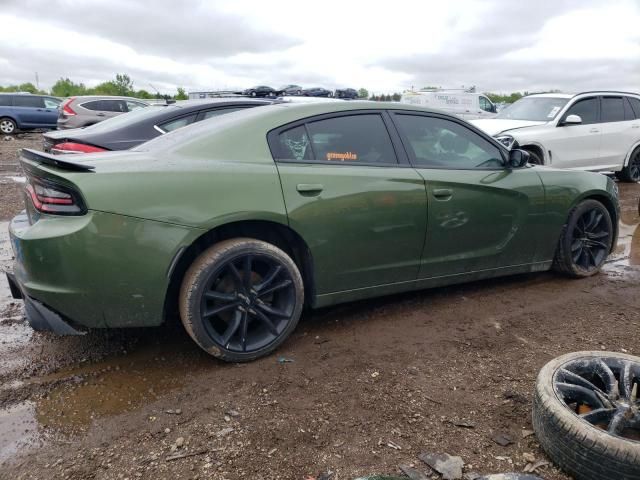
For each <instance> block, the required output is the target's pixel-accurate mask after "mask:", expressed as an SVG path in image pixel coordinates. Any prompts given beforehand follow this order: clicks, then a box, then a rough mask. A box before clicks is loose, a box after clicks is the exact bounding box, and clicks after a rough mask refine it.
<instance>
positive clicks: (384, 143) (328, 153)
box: [307, 113, 398, 165]
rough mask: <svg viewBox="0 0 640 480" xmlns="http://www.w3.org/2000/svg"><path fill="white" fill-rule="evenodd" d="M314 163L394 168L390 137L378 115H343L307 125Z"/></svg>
mask: <svg viewBox="0 0 640 480" xmlns="http://www.w3.org/2000/svg"><path fill="white" fill-rule="evenodd" d="M307 130H308V132H309V137H310V138H309V140H310V141H311V145H312V148H313V153H314V154H315V159H316V160H317V161H322V162H331V163H350V164H355V165H357V164H397V163H398V159H397V158H396V153H395V150H394V149H393V144H392V143H391V137H390V136H389V132H388V131H387V127H386V126H385V124H384V121H383V120H382V117H381V116H380V115H379V114H377V113H374V114H362V115H345V116H340V117H334V118H328V119H326V120H317V121H315V122H310V123H308V124H307Z"/></svg>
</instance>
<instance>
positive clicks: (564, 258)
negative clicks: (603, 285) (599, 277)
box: [553, 199, 613, 278]
mask: <svg viewBox="0 0 640 480" xmlns="http://www.w3.org/2000/svg"><path fill="white" fill-rule="evenodd" d="M591 212H594V213H593V214H592V213H591ZM594 214H595V218H599V220H598V222H597V224H596V225H594V226H593V228H591V229H589V228H587V227H589V225H590V222H591V221H595V218H593V217H592V215H594ZM581 230H584V231H586V230H592V232H591V233H586V234H582V236H581V237H580V238H576V236H580V233H581ZM602 232H606V234H607V235H606V236H600V235H602ZM612 242H613V223H612V221H611V215H610V214H609V211H608V210H607V209H606V207H605V206H604V205H603V204H602V203H600V202H598V201H597V200H591V199H588V200H583V201H582V202H580V203H579V204H578V205H576V206H575V207H574V208H573V209H572V210H571V211H570V212H569V216H568V218H567V222H566V223H565V224H564V226H563V227H562V233H561V234H560V240H559V241H558V246H557V248H556V255H555V258H554V260H553V268H554V270H556V271H558V272H560V273H563V274H565V275H568V276H570V277H574V278H584V277H590V276H592V275H595V274H596V273H598V272H599V271H600V269H601V268H602V265H604V262H605V261H606V259H607V256H608V255H609V253H610V252H611V244H612ZM577 243H580V246H579V248H578V249H576V245H577ZM578 254H579V255H578ZM576 255H578V258H577V259H576ZM589 255H591V257H589ZM591 260H593V262H591Z"/></svg>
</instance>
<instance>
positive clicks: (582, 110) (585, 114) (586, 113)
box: [563, 97, 598, 125]
mask: <svg viewBox="0 0 640 480" xmlns="http://www.w3.org/2000/svg"><path fill="white" fill-rule="evenodd" d="M569 115H578V116H579V117H580V118H581V119H582V125H591V124H592V123H598V99H597V98H596V97H591V98H585V99H584V100H578V101H577V102H576V103H574V104H573V105H571V107H569V110H567V113H565V115H564V118H567V117H568V116H569ZM564 118H563V120H564Z"/></svg>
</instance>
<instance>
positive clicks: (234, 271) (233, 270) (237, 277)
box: [227, 261, 243, 286]
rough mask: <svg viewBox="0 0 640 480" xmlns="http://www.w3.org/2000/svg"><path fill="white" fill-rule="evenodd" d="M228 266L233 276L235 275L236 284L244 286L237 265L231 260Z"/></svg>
mask: <svg viewBox="0 0 640 480" xmlns="http://www.w3.org/2000/svg"><path fill="white" fill-rule="evenodd" d="M227 268H228V269H229V271H230V272H231V276H232V277H233V280H234V281H235V282H236V285H237V286H242V285H243V283H242V276H241V275H240V272H239V271H238V269H237V268H236V266H235V265H234V264H233V261H231V262H229V264H228V266H227Z"/></svg>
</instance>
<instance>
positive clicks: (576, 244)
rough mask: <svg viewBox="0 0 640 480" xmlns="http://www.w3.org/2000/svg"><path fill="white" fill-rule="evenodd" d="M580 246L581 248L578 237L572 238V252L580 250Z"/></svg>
mask: <svg viewBox="0 0 640 480" xmlns="http://www.w3.org/2000/svg"><path fill="white" fill-rule="evenodd" d="M581 248H582V241H580V240H579V239H576V240H574V242H573V243H572V244H571V251H572V252H575V251H577V250H580V249H581Z"/></svg>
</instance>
